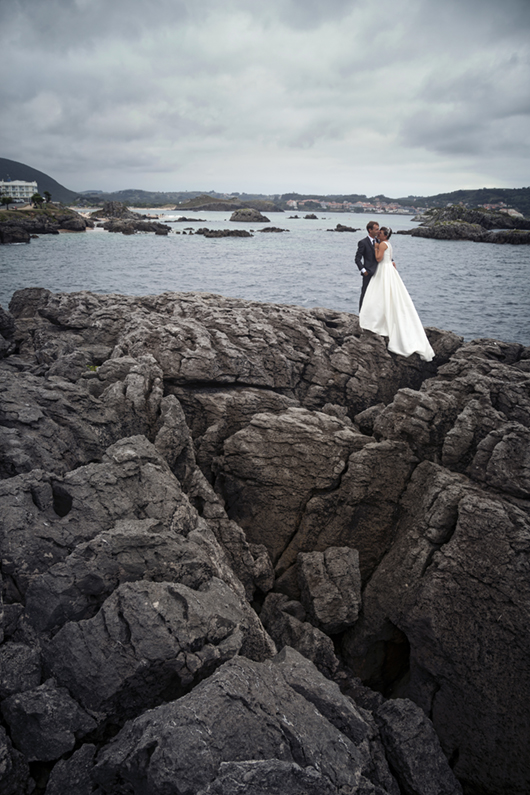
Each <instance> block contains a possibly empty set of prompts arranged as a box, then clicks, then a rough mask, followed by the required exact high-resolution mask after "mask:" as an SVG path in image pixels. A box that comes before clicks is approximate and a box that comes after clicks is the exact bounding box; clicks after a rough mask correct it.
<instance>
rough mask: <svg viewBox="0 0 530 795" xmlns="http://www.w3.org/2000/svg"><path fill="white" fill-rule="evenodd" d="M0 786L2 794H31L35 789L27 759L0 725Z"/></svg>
mask: <svg viewBox="0 0 530 795" xmlns="http://www.w3.org/2000/svg"><path fill="white" fill-rule="evenodd" d="M0 787H1V791H2V795H30V793H31V792H33V790H34V789H35V782H34V781H33V779H32V778H31V777H30V772H29V765H28V761H27V759H26V758H25V757H24V756H23V754H21V753H20V751H17V750H16V749H14V748H13V745H12V744H11V740H10V739H9V737H8V736H7V734H6V730H5V729H4V727H3V726H0Z"/></svg>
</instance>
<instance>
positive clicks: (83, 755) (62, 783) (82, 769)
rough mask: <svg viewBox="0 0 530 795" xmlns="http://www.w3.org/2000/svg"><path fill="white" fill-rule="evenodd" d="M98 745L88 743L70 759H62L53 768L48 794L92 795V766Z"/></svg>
mask: <svg viewBox="0 0 530 795" xmlns="http://www.w3.org/2000/svg"><path fill="white" fill-rule="evenodd" d="M95 753H96V746H95V745H90V744H89V743H86V744H85V745H82V746H81V748H80V749H79V750H78V751H76V752H75V753H73V754H72V756H71V757H70V758H69V759H68V760H64V759H60V760H59V761H58V762H57V764H56V765H55V767H54V768H53V770H52V772H51V774H50V778H49V779H48V784H47V786H46V795H66V793H72V795H74V793H75V795H92V793H93V791H94V790H93V787H92V775H91V773H92V767H93V762H94V756H95Z"/></svg>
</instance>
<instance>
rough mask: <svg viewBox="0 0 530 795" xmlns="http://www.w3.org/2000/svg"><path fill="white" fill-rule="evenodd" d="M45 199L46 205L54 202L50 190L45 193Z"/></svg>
mask: <svg viewBox="0 0 530 795" xmlns="http://www.w3.org/2000/svg"><path fill="white" fill-rule="evenodd" d="M44 198H45V199H46V204H49V203H50V202H51V200H52V195H51V193H50V191H49V190H45V191H44Z"/></svg>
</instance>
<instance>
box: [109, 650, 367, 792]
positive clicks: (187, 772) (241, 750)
mask: <svg viewBox="0 0 530 795" xmlns="http://www.w3.org/2000/svg"><path fill="white" fill-rule="evenodd" d="M313 671H315V669H313ZM316 674H317V672H316V671H315V675H316ZM358 720H359V724H360V729H361V731H360V736H362V739H361V740H360V742H359V744H358V745H356V744H355V743H354V742H352V740H350V739H349V738H348V737H347V736H346V735H344V734H343V733H342V732H341V731H339V730H338V729H337V728H336V727H335V726H334V725H333V724H332V723H330V722H329V721H328V720H327V719H326V718H325V717H324V716H323V715H322V714H321V713H320V712H319V711H318V709H316V708H315V706H314V704H313V703H311V702H310V701H307V699H306V698H304V696H302V695H300V694H299V693H297V692H296V691H295V690H294V689H293V688H292V686H291V685H290V684H288V683H287V681H286V679H285V678H284V677H283V675H282V668H281V665H279V664H278V663H274V662H269V663H261V664H260V663H255V662H251V661H250V660H246V659H244V658H236V659H234V660H232V661H230V662H228V663H226V664H225V665H224V666H223V667H222V668H221V669H220V670H219V671H217V672H216V673H215V674H214V675H213V676H211V677H210V678H209V679H208V680H206V681H205V682H202V683H201V684H200V685H199V686H198V687H196V688H195V689H194V690H193V692H192V693H190V694H189V695H187V696H184V697H183V698H181V699H179V700H178V701H175V702H173V703H172V704H168V705H165V706H162V707H158V708H157V709H155V710H151V711H149V712H146V713H144V715H142V716H140V717H138V718H136V719H135V720H134V721H131V722H129V723H128V724H126V726H125V727H124V728H123V729H122V730H121V732H120V733H119V734H118V735H117V737H116V738H115V739H114V741H113V742H112V743H110V744H109V745H108V746H107V747H106V748H104V749H103V751H102V752H101V753H100V754H99V756H98V761H97V764H96V767H95V771H94V773H95V780H96V781H97V783H98V784H99V785H100V786H101V788H102V790H103V792H105V793H111V792H115V791H116V788H117V787H119V786H129V787H130V788H131V791H133V792H134V791H136V792H140V789H139V786H138V784H137V782H138V783H139V782H141V786H142V791H143V792H144V793H145V794H146V795H148V794H149V795H150V793H161V792H164V793H167V795H170V794H171V793H175V795H176V794H177V793H179V795H192V793H197V792H198V791H201V790H204V789H206V788H207V787H208V785H210V784H212V785H213V782H215V781H216V779H218V777H219V775H220V774H221V776H222V775H223V772H224V771H223V770H222V769H221V763H222V762H226V763H230V762H239V763H240V762H245V761H262V762H270V760H278V761H280V762H285V763H288V764H289V765H292V764H293V763H295V764H299V765H302V766H303V767H304V768H306V767H312V768H315V769H316V770H318V772H319V773H320V775H321V776H322V777H323V779H324V782H323V785H324V786H326V787H327V789H328V791H331V792H333V789H332V788H330V785H331V786H332V787H335V788H336V789H337V790H338V791H345V788H347V789H346V791H349V792H351V793H357V792H360V791H362V790H361V786H362V784H363V779H364V776H363V771H365V770H366V772H368V771H369V768H370V758H369V753H368V747H367V744H363V743H364V740H365V737H367V736H368V735H369V734H370V727H369V726H368V724H364V734H363V722H362V718H361V717H360V716H359V718H358ZM146 749H148V753H146ZM199 759H200V763H199V764H198V760H199ZM225 770H226V768H225ZM291 771H292V768H291ZM310 772H311V771H308V773H310ZM261 773H262V774H264V771H263V768H262V769H261ZM366 783H368V782H366ZM214 791H215V790H214ZM324 791H326V790H324ZM368 791H370V790H368Z"/></svg>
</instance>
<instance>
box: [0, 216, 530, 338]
mask: <svg viewBox="0 0 530 795" xmlns="http://www.w3.org/2000/svg"><path fill="white" fill-rule="evenodd" d="M140 212H145V213H147V214H158V215H159V216H160V220H161V221H170V220H172V219H176V218H178V217H179V215H181V213H178V212H164V213H162V212H160V211H157V210H150V211H145V210H144V211H140ZM316 214H317V216H318V219H317V220H306V219H304V218H303V213H300V212H298V215H300V218H299V219H289V217H288V216H289V213H272V214H271V215H270V216H269V217H270V219H271V225H273V226H278V227H281V228H283V229H288V230H289V232H283V233H281V234H280V233H278V234H276V233H270V234H266V233H265V234H264V233H261V232H259V231H258V230H259V229H260V228H261V227H262V225H259V224H248V225H245V224H241V223H239V224H238V223H234V222H230V221H229V217H230V213H222V212H221V213H197V215H198V216H199V217H200V218H202V219H205V221H195V222H194V223H189V224H188V223H178V224H172V225H171V227H172V229H173V230H178V231H180V232H182V231H183V230H184V229H186V228H188V227H193V228H195V229H198V228H199V227H201V226H207V227H209V228H211V229H228V228H230V229H232V228H233V229H242V228H248V229H252V230H254V231H255V235H254V237H252V238H217V239H207V238H204V237H202V236H199V235H197V236H194V235H187V234H186V235H182V234H180V235H176V234H173V233H170V234H169V235H168V236H167V237H158V236H155V235H154V234H136V235H132V236H125V235H121V234H110V233H109V232H105V231H103V230H101V229H95V230H93V231H88V232H86V233H79V234H75V233H65V234H61V235H43V236H42V237H40V238H38V239H37V240H32V241H31V243H30V244H29V245H27V244H18V245H8V246H0V304H1V305H2V306H3V307H4V308H5V309H7V307H8V304H9V301H10V299H11V296H12V294H13V292H14V291H15V290H18V289H20V288H22V287H46V288H48V289H49V290H52V291H54V292H74V291H77V290H92V291H93V292H96V293H122V294H125V295H147V294H157V293H161V292H165V291H167V290H170V291H176V292H189V291H201V292H210V293H212V292H213V293H220V294H221V295H225V296H232V297H237V298H247V299H251V300H255V301H267V302H273V303H280V304H297V305H299V306H304V307H315V306H320V307H328V308H330V309H337V310H341V311H345V312H354V313H357V311H358V304H359V291H360V286H361V279H360V276H359V271H358V270H357V267H356V266H355V263H354V256H355V251H356V248H357V241H358V240H359V239H360V238H361V237H364V236H365V235H366V231H365V229H364V226H365V224H366V223H367V221H368V220H370V219H369V218H368V216H364V215H357V214H350V213H325V212H323V213H318V212H317V213H316ZM186 215H187V216H188V217H190V215H194V214H192V213H190V212H189V211H188V212H187V213H186ZM376 218H377V221H378V222H379V224H380V225H381V226H383V225H387V226H391V227H392V229H393V230H394V231H396V230H397V229H410V228H412V227H413V226H416V224H415V223H414V222H412V221H411V219H410V216H395V215H392V216H385V215H379V216H376ZM338 223H342V224H345V225H347V226H353V227H362V230H361V231H359V232H355V233H349V232H344V233H338V232H328V231H327V230H328V229H333V228H334V227H335V226H336V224H338ZM391 243H392V244H393V248H394V258H395V260H396V263H397V266H398V269H399V271H400V273H401V277H402V278H403V280H404V282H405V284H406V286H407V288H408V290H409V292H410V294H411V296H412V298H413V300H414V302H415V304H416V308H417V310H418V312H419V315H420V317H421V319H422V322H423V324H424V326H437V327H438V328H441V329H448V330H451V331H454V332H456V333H457V334H460V335H462V336H463V337H464V338H465V339H466V340H469V339H475V338H478V337H491V338H495V339H500V340H505V341H508V342H520V343H523V344H524V345H530V286H529V278H530V246H511V245H498V246H497V245H491V244H487V243H470V242H464V241H462V242H460V241H439V240H422V239H419V238H411V237H408V236H402V235H394V236H393V237H392V240H391Z"/></svg>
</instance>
